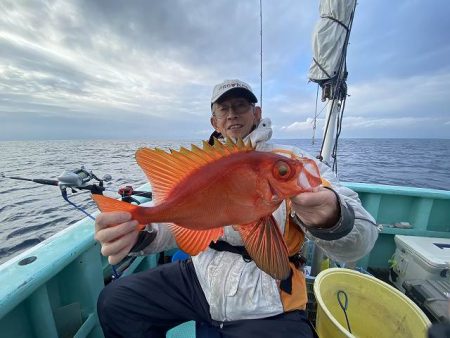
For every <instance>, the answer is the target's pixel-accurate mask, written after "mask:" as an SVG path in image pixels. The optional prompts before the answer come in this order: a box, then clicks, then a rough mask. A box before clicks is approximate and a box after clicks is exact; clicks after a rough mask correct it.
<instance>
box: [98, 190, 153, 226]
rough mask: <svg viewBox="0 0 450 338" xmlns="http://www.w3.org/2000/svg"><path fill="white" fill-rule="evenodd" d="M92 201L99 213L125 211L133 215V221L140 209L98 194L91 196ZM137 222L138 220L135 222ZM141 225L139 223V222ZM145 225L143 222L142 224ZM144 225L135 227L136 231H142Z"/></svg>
mask: <svg viewBox="0 0 450 338" xmlns="http://www.w3.org/2000/svg"><path fill="white" fill-rule="evenodd" d="M91 197H92V199H93V200H94V202H95V204H97V208H98V209H99V210H100V211H101V212H111V211H126V212H129V213H131V214H132V215H133V219H136V211H138V209H140V208H142V207H139V206H137V205H134V204H131V203H127V202H123V201H119V200H116V199H115V198H111V197H107V196H103V195H98V194H92V195H91ZM137 221H139V220H137ZM140 223H141V222H140ZM142 223H145V222H142ZM145 225H146V224H138V226H137V227H136V228H137V229H138V230H143V229H144V228H145Z"/></svg>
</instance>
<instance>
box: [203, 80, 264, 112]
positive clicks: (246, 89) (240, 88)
mask: <svg viewBox="0 0 450 338" xmlns="http://www.w3.org/2000/svg"><path fill="white" fill-rule="evenodd" d="M232 92H240V93H239V94H240V95H242V96H244V97H246V98H248V99H249V100H250V102H252V103H256V102H258V99H257V98H256V96H255V94H253V90H252V87H250V85H249V84H247V83H245V82H243V81H240V80H225V81H223V82H222V83H219V84H218V85H216V86H214V89H213V93H212V97H211V106H212V105H213V103H215V102H216V101H217V100H219V99H220V98H221V97H222V96H223V95H224V94H226V93H227V94H231V93H232Z"/></svg>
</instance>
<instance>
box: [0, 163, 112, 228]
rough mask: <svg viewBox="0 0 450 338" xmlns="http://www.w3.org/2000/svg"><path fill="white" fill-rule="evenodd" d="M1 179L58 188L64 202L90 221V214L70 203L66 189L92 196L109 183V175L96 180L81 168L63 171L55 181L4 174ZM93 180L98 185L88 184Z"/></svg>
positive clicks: (99, 192)
mask: <svg viewBox="0 0 450 338" xmlns="http://www.w3.org/2000/svg"><path fill="white" fill-rule="evenodd" d="M0 177H1V178H8V179H12V180H20V181H28V182H33V183H38V184H43V185H52V186H57V187H59V189H60V191H61V195H62V197H63V198H64V200H65V201H67V202H68V203H69V204H70V205H72V206H73V207H75V208H76V209H78V210H80V211H81V212H82V213H83V214H85V215H86V216H88V217H89V218H91V219H95V218H94V217H93V216H92V215H91V214H89V213H88V212H86V211H85V210H84V209H83V208H80V207H79V206H77V205H76V204H74V203H73V202H71V201H70V200H69V198H68V195H67V189H70V190H71V191H72V193H76V192H77V190H88V191H90V192H91V193H92V194H103V191H105V187H104V186H103V183H104V182H109V181H111V179H112V177H111V175H105V176H103V178H101V179H100V178H98V177H97V176H96V175H95V174H94V173H93V172H92V171H88V170H86V169H85V168H84V166H81V168H79V169H75V170H64V171H63V173H62V174H61V175H59V176H58V178H57V179H56V180H49V179H42V178H26V177H18V176H6V175H5V174H3V173H1V174H0ZM92 180H95V181H97V182H98V184H95V183H94V184H89V182H90V181H92Z"/></svg>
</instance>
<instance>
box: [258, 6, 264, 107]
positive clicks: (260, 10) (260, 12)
mask: <svg viewBox="0 0 450 338" xmlns="http://www.w3.org/2000/svg"><path fill="white" fill-rule="evenodd" d="M262 28H263V22H262V0H259V35H260V43H261V44H260V49H259V50H260V84H259V88H260V97H259V106H260V107H261V108H262V95H263V94H262V92H263V88H262V83H263V30H262Z"/></svg>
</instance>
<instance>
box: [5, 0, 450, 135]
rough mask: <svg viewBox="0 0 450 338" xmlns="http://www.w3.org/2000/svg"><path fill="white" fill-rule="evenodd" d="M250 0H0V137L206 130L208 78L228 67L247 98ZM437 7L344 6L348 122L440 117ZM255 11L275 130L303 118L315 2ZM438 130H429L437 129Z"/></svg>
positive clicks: (254, 59) (253, 27) (253, 23)
mask: <svg viewBox="0 0 450 338" xmlns="http://www.w3.org/2000/svg"><path fill="white" fill-rule="evenodd" d="M258 5H259V1H240V0H227V1H225V0H221V1H219V0H217V1H210V2H201V1H193V0H189V1H181V0H167V1H146V0H141V1H133V2H130V3H128V2H127V3H125V2H123V1H117V0H116V1H106V0H103V1H100V0H97V1H88V0H84V1H77V2H67V1H57V0H55V1H2V2H1V3H0V10H1V11H2V13H4V15H2V16H1V17H0V50H1V51H2V53H1V54H0V117H1V119H2V123H1V124H0V139H26V138H31V139H32V138H38V139H45V138H59V137H62V138H100V137H104V138H114V137H121V136H122V134H121V130H122V129H124V128H126V129H128V130H129V133H128V134H127V135H128V136H130V137H131V136H133V137H139V135H142V134H145V135H149V136H150V137H155V138H177V137H178V138H205V137H207V136H208V133H209V131H210V130H211V127H210V126H209V118H208V116H209V104H208V99H209V96H210V94H211V89H212V86H213V85H214V84H215V83H217V82H218V81H221V80H223V79H225V78H236V77H239V78H242V79H244V80H246V81H248V82H250V83H251V84H252V86H253V87H254V89H255V92H256V93H257V96H258V97H259V91H260V88H259V72H260V65H259V53H260V51H259V43H260V41H259V8H258ZM449 7H450V5H449V4H447V2H446V1H444V0H440V1H437V2H435V3H434V4H433V6H431V5H430V4H428V3H423V2H418V1H413V2H411V1H400V2H396V3H395V4H394V5H393V4H392V3H390V2H389V1H387V0H386V1H381V2H364V3H361V4H359V5H358V7H357V13H356V19H355V22H354V28H353V31H352V37H351V45H350V49H349V57H348V66H349V71H350V76H349V85H350V94H351V95H352V96H351V97H350V98H349V103H348V109H347V113H348V116H349V117H352V118H354V120H353V121H357V119H362V120H364V121H366V122H367V121H369V120H370V121H382V120H383V121H385V119H393V121H395V119H401V118H408V117H410V118H415V119H418V118H420V117H421V116H423V115H425V114H426V115H427V116H428V117H429V118H434V119H442V118H443V116H448V115H449V111H448V108H447V106H446V104H445V90H446V88H448V87H449V85H450V83H449V82H450V67H449V65H448V57H449V55H450V44H449V43H448V39H447V36H446V32H448V31H449V30H450V23H449V22H448V21H447V20H446V18H445V17H444V15H445V13H446V12H448V11H445V10H444V9H445V8H447V9H448V8H449ZM263 10H264V14H263V18H264V20H263V24H264V25H263V29H264V35H263V48H264V49H263V56H264V74H263V75H264V88H263V89H264V90H263V93H264V97H263V106H264V107H263V108H264V111H265V114H266V115H269V116H270V117H271V118H272V120H273V122H274V124H275V125H276V126H278V127H277V128H276V130H275V135H276V136H277V137H279V138H281V137H285V136H286V137H302V136H303V134H294V133H293V132H292V134H291V133H290V130H291V131H292V130H295V128H292V127H291V128H289V126H297V127H298V126H302V128H305V126H307V124H308V123H307V122H305V121H307V120H308V119H311V118H312V117H313V114H314V110H315V107H314V102H315V93H316V88H315V86H314V85H311V84H309V85H308V84H307V78H306V76H307V75H306V74H307V70H308V68H309V64H310V62H311V47H310V45H311V33H312V30H313V27H314V24H315V22H316V20H317V18H318V9H317V3H316V2H307V3H303V2H298V1H294V0H292V1H283V2H281V3H275V2H271V1H263ZM429 22H432V23H433V24H428V23H429ZM321 107H322V106H320V107H319V110H320V109H321ZM321 117H323V114H322V116H321ZM397 121H400V120H397ZM404 121H405V120H404ZM433 121H436V120H433ZM439 121H441V120H439ZM380 123H381V122H380ZM368 124H369V122H367V123H366V124H364V125H368ZM360 125H362V124H360ZM423 125H425V124H423ZM68 126H70V128H69V127H68ZM98 126H101V128H100V129H99V128H97V127H98ZM47 127H48V128H47ZM404 128H405V130H406V131H404V133H406V134H408V130H410V134H411V135H416V133H417V131H416V130H415V129H414V128H413V127H412V126H411V125H410V124H404ZM408 128H409V129H408ZM429 128H430V129H429V133H428V134H429V136H430V137H431V136H434V135H436V129H435V128H434V127H433V128H432V127H429ZM440 128H441V129H440V132H439V133H438V134H439V135H443V134H445V133H446V132H450V130H449V126H448V124H445V123H442V126H440ZM445 128H446V129H445ZM349 130H352V132H351V133H350V134H349V136H351V135H355V133H354V132H353V129H352V128H349ZM392 133H393V134H395V133H397V132H396V131H395V130H394V129H393V130H392ZM402 133H403V132H402ZM397 134H398V133H397ZM428 134H427V131H424V135H428ZM449 134H450V133H449ZM166 135H167V137H164V136H166ZM183 136H184V137H183ZM366 136H367V134H366ZM387 136H389V135H387Z"/></svg>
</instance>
